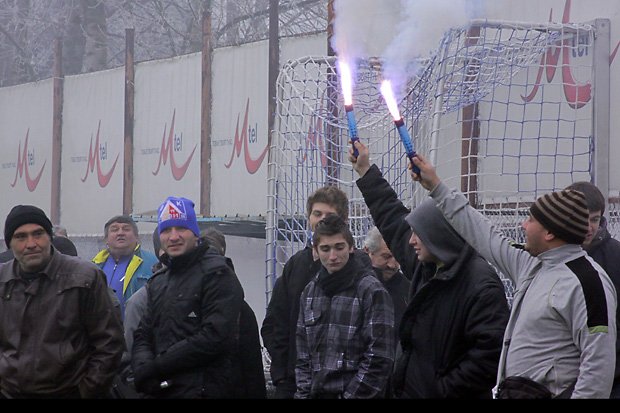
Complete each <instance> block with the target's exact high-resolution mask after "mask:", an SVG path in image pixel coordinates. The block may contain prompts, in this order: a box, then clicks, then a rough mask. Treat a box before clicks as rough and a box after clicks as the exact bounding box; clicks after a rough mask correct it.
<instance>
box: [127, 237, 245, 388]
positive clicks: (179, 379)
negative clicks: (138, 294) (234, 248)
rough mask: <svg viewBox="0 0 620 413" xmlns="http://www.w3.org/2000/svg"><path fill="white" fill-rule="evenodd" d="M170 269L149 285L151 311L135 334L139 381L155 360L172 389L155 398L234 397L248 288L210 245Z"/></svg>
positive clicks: (134, 365) (176, 260)
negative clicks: (140, 372) (241, 322)
mask: <svg viewBox="0 0 620 413" xmlns="http://www.w3.org/2000/svg"><path fill="white" fill-rule="evenodd" d="M166 265H167V269H166V270H165V271H163V272H159V273H157V274H155V275H154V276H153V277H151V279H150V280H149V282H148V284H147V292H148V307H147V312H146V314H145V315H144V317H143V319H142V321H141V322H140V326H139V327H138V329H137V330H136V332H135V334H134V344H133V352H132V368H133V370H134V372H136V376H137V375H138V369H140V368H141V367H142V366H143V365H146V364H149V363H151V361H152V360H154V362H155V367H156V368H155V370H156V371H157V374H158V377H157V378H158V379H159V380H167V381H168V382H169V383H170V387H168V388H167V389H165V390H163V391H160V392H158V393H157V394H152V395H151V396H155V397H161V398H201V397H202V398H231V397H234V395H235V389H234V387H235V386H234V381H235V375H236V374H237V373H236V368H235V363H234V357H235V354H236V352H237V351H238V350H237V348H238V334H239V324H238V322H239V316H240V312H241V306H242V304H243V288H242V286H241V284H240V282H239V280H238V279H237V276H236V274H235V272H234V270H233V267H232V263H231V262H230V260H229V259H228V258H226V257H223V256H221V255H220V254H219V253H218V252H217V251H216V250H215V249H213V248H211V249H208V245H207V244H206V243H205V244H202V245H199V246H198V247H197V248H196V249H194V250H193V251H191V252H189V253H187V254H184V255H182V256H180V257H176V258H173V259H172V260H169V261H168V262H167V263H166Z"/></svg>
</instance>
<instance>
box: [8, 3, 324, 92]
mask: <svg viewBox="0 0 620 413" xmlns="http://www.w3.org/2000/svg"><path fill="white" fill-rule="evenodd" d="M327 3H328V0H282V1H280V2H279V9H280V10H279V14H280V36H297V35H302V34H311V33H317V32H320V31H324V30H325V29H326V27H327ZM207 8H210V11H211V16H212V27H213V31H214V33H213V44H214V46H215V47H221V46H230V45H239V44H243V43H248V42H255V41H259V40H265V39H267V38H268V36H269V33H268V32H269V24H268V22H269V0H244V1H232V0H105V1H103V0H0V86H8V85H14V84H19V83H25V82H32V81H36V80H40V79H45V78H48V77H50V76H51V75H52V67H53V49H54V48H53V47H51V45H52V44H53V42H54V41H55V40H56V39H61V40H62V44H63V64H64V71H65V73H66V74H69V75H70V74H76V73H83V72H90V71H94V70H102V69H108V68H114V67H118V66H121V65H123V64H124V58H125V30H126V29H127V28H133V29H134V30H135V42H136V48H135V54H136V61H144V60H152V59H162V58H167V57H172V56H178V55H183V54H188V53H194V52H198V51H200V50H201V46H202V16H203V15H204V12H205V10H207Z"/></svg>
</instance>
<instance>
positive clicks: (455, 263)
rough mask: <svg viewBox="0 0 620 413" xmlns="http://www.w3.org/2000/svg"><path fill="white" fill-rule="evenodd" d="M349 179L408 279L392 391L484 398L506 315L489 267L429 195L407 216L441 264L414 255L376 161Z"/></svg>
mask: <svg viewBox="0 0 620 413" xmlns="http://www.w3.org/2000/svg"><path fill="white" fill-rule="evenodd" d="M357 186H358V187H359V189H360V191H361V192H362V195H363V196H364V200H365V201H366V204H367V205H368V207H369V209H370V212H371V214H372V218H373V220H374V222H375V225H376V226H377V227H378V228H379V231H380V232H381V235H382V236H383V238H384V240H385V241H386V244H387V245H388V247H389V248H390V250H391V251H392V254H394V257H395V258H396V260H397V261H398V262H399V263H400V264H401V268H402V270H403V272H404V273H405V275H407V276H408V278H411V291H410V295H409V304H408V307H407V310H406V311H405V314H404V315H403V318H402V320H401V326H400V341H401V347H402V355H401V356H400V357H399V359H398V360H397V362H396V367H395V374H394V377H393V386H394V393H395V394H396V396H398V397H402V398H449V397H461V398H479V397H480V398H490V397H491V389H492V388H493V386H494V385H495V382H496V377H497V367H498V363H499V356H500V352H501V346H502V338H503V334H504V329H505V327H506V323H507V322H508V316H509V310H508V304H507V302H506V296H505V293H504V287H503V284H502V282H501V281H500V279H499V277H498V276H497V273H496V272H495V271H494V270H493V268H492V267H491V266H490V265H489V264H488V262H486V261H485V260H484V259H483V258H482V257H480V256H479V255H478V254H477V253H476V252H475V251H474V250H473V249H472V248H471V247H470V246H469V245H467V244H466V243H465V242H464V241H463V240H462V239H461V238H460V237H459V236H458V235H457V234H456V233H455V232H454V230H453V229H452V227H451V226H450V225H449V224H448V223H447V221H446V220H445V219H444V218H443V215H441V212H440V211H439V210H438V209H437V208H436V207H434V205H433V204H432V201H430V202H431V204H429V203H428V202H425V203H423V204H422V205H423V207H418V208H422V209H420V210H419V211H418V210H417V209H416V211H417V212H418V213H417V214H415V215H416V216H414V217H413V218H414V220H413V221H412V223H414V225H417V226H418V227H419V228H417V232H416V234H417V235H418V237H420V238H421V239H422V241H423V243H424V244H425V246H426V247H427V248H429V250H430V252H431V253H432V254H433V255H435V256H436V257H438V258H440V259H441V261H442V262H443V265H442V266H441V268H440V269H437V267H436V266H435V265H434V264H432V263H422V262H420V261H419V260H418V257H417V255H416V253H415V250H414V249H413V247H412V246H410V245H409V238H410V236H411V233H412V229H411V227H410V225H409V223H408V222H407V221H406V218H407V217H408V215H409V213H410V211H409V209H407V208H406V207H405V206H404V205H403V204H402V202H401V201H400V200H399V199H398V197H397V195H396V193H395V192H394V190H393V189H392V188H391V187H390V185H389V184H388V182H387V181H386V180H385V179H384V178H383V176H382V175H381V172H380V171H379V169H378V168H377V166H376V165H373V166H372V167H371V168H370V170H369V171H368V172H367V173H366V174H365V175H364V176H363V177H362V178H360V179H358V180H357ZM409 218H412V217H409Z"/></svg>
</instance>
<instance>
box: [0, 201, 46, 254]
mask: <svg viewBox="0 0 620 413" xmlns="http://www.w3.org/2000/svg"><path fill="white" fill-rule="evenodd" d="M24 224H39V225H41V226H42V227H43V228H44V229H45V231H46V232H47V233H48V234H49V235H50V237H52V236H53V231H52V222H51V221H50V220H49V218H48V217H47V215H45V212H43V210H42V209H41V208H37V207H36V206H34V205H16V206H14V207H13V209H11V212H9V215H7V217H6V221H5V223H4V242H5V243H6V246H7V247H8V248H10V244H11V238H13V233H14V232H15V230H16V229H17V228H19V227H21V226H22V225H24Z"/></svg>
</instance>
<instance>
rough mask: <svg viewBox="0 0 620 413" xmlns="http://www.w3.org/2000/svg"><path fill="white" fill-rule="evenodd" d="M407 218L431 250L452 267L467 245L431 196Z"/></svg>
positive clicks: (414, 230) (443, 262)
mask: <svg viewBox="0 0 620 413" xmlns="http://www.w3.org/2000/svg"><path fill="white" fill-rule="evenodd" d="M405 220H406V221H407V223H408V224H409V226H410V227H411V229H412V230H413V232H415V234H416V235H417V236H418V238H420V240H421V241H422V243H423V244H424V246H425V247H426V248H427V249H428V250H429V252H430V253H431V254H433V255H434V256H435V257H437V258H438V259H439V260H440V261H441V263H442V264H443V265H444V266H446V267H450V266H451V265H452V264H453V263H454V262H455V261H456V260H457V259H458V258H459V256H460V255H461V253H462V252H463V249H464V248H465V247H466V246H467V244H466V242H465V240H464V239H463V238H461V236H460V235H459V234H458V233H457V232H456V231H455V230H454V228H452V226H451V225H450V223H449V222H448V221H447V220H446V218H445V217H444V216H443V214H442V213H441V211H440V210H439V209H438V208H437V206H436V205H435V201H433V200H432V199H431V198H427V199H425V200H424V201H422V203H421V204H420V205H418V206H417V207H416V208H415V209H414V210H413V211H411V212H410V213H409V215H407V217H406V218H405Z"/></svg>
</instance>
